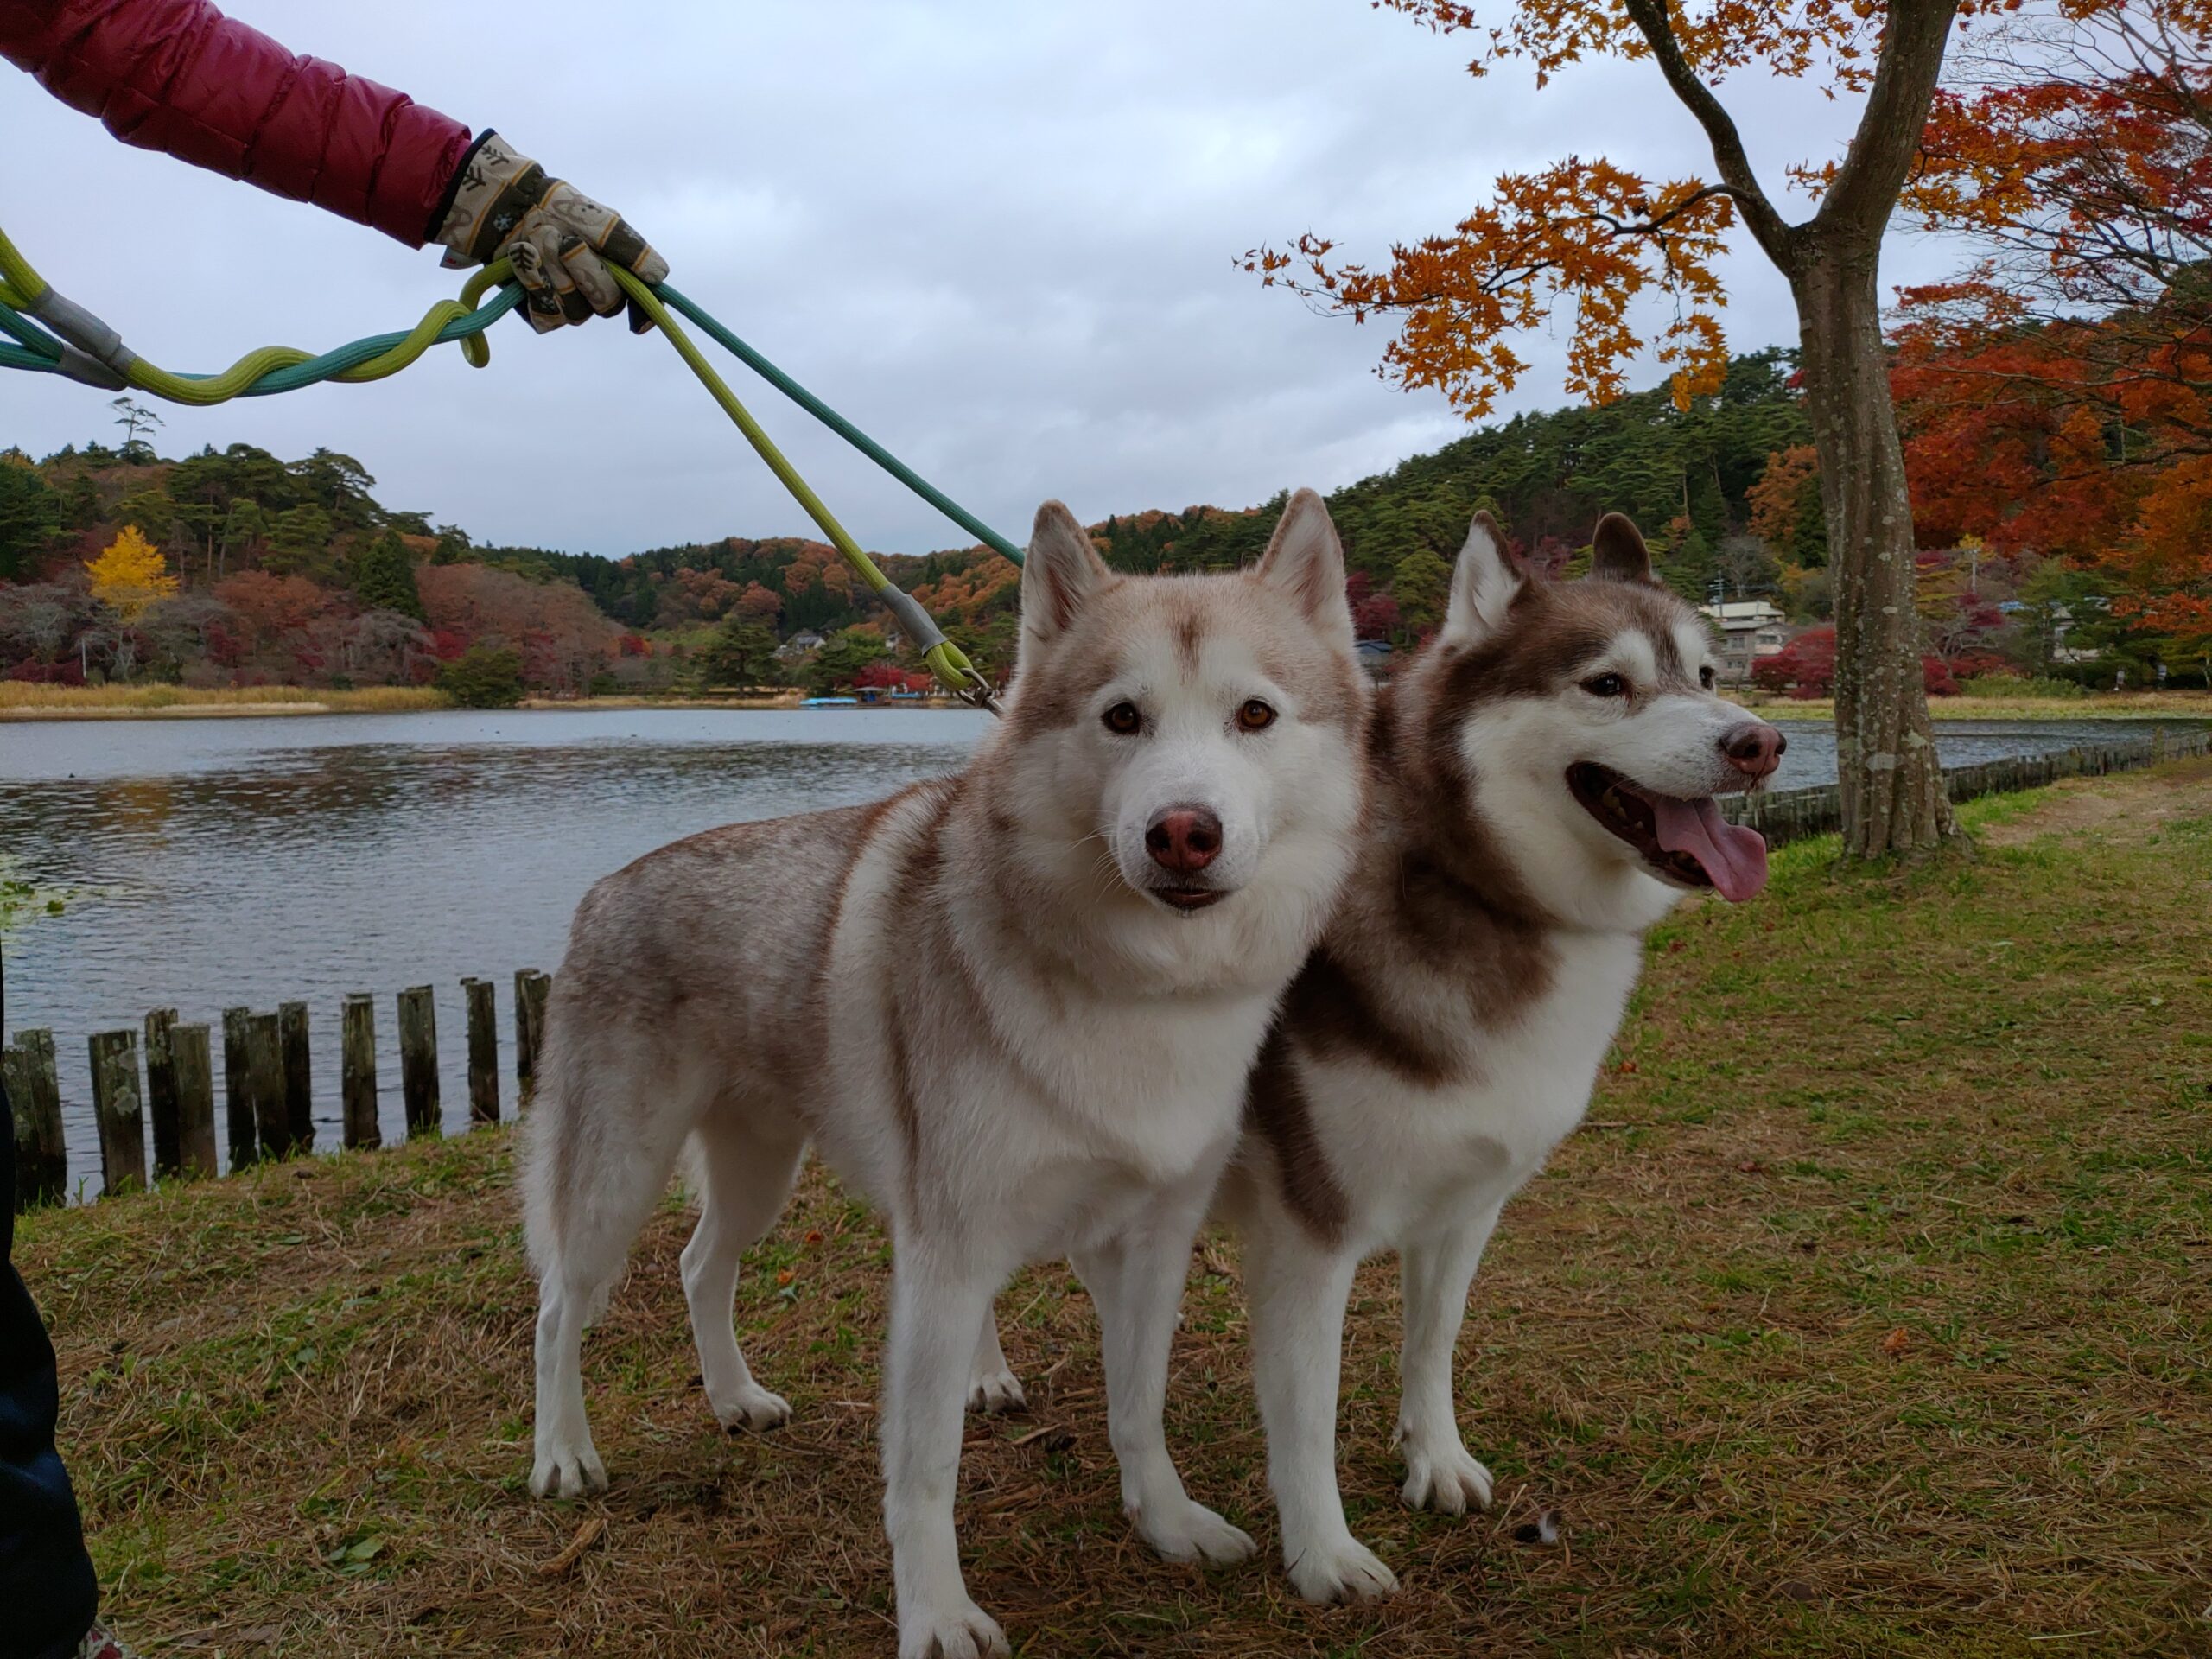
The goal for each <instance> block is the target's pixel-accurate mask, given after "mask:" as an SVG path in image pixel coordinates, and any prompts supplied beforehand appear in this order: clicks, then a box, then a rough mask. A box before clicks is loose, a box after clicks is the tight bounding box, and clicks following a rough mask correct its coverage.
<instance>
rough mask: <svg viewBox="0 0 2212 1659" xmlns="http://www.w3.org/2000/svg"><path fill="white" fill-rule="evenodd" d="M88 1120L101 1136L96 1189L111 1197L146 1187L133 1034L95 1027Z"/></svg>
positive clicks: (135, 1037)
mask: <svg viewBox="0 0 2212 1659" xmlns="http://www.w3.org/2000/svg"><path fill="white" fill-rule="evenodd" d="M86 1047H87V1048H88V1049H90V1050H91V1052H92V1122H94V1124H95V1125H97V1126H98V1128H99V1136H100V1189H101V1192H102V1193H103V1195H104V1196H106V1197H109V1198H114V1197H117V1196H119V1195H120V1194H122V1193H124V1192H143V1191H144V1190H145V1186H146V1114H145V1110H144V1108H143V1105H142V1103H141V1097H140V1095H139V1092H138V1033H137V1032H135V1031H101V1032H95V1033H93V1034H92V1038H91V1039H89V1041H87V1043H86Z"/></svg>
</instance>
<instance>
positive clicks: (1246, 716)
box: [1236, 697, 1275, 732]
mask: <svg viewBox="0 0 2212 1659" xmlns="http://www.w3.org/2000/svg"><path fill="white" fill-rule="evenodd" d="M1274 723H1275V711H1274V709H1271V708H1269V707H1268V705H1267V704H1266V703H1264V702H1261V701H1260V700H1259V699H1258V698H1257V697H1247V698H1246V699H1245V700H1244V706H1243V708H1241V709H1238V710H1237V711H1236V724H1237V725H1238V727H1240V728H1242V729H1243V730H1245V731H1248V732H1264V731H1265V730H1267V728H1268V727H1270V726H1272V725H1274Z"/></svg>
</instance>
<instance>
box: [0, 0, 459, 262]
mask: <svg viewBox="0 0 2212 1659" xmlns="http://www.w3.org/2000/svg"><path fill="white" fill-rule="evenodd" d="M0 55H4V56H5V57H6V58H7V59H8V60H9V61H10V62H11V63H13V64H15V65H16V66H17V67H19V68H23V69H28V70H29V71H30V72H31V73H33V74H35V75H36V76H37V77H38V78H39V80H40V82H41V84H42V85H44V86H45V87H46V89H47V90H48V92H52V93H53V94H54V96H55V97H56V98H59V99H61V100H62V101H63V102H64V103H66V104H68V105H72V106H73V107H74V108H76V109H79V110H82V111H85V113H86V114H87V115H97V116H98V117H99V118H100V119H101V120H102V121H104V122H105V123H106V124H107V128H108V130H109V131H111V132H112V133H113V134H114V135H115V136H116V137H118V138H120V139H122V140H123V142H124V143H126V144H137V145H138V146H139V147H140V148H142V149H162V150H167V151H168V153H169V154H170V155H172V156H175V157H176V158H177V159H178V160H180V161H185V162H192V163H193V164H194V166H195V167H206V168H213V169H214V170H215V171H216V172H218V173H223V174H227V175H229V176H230V177H232V178H234V179H244V180H245V181H246V182H247V183H249V184H257V185H259V186H260V187H261V188H263V189H264V190H273V191H275V192H276V193H277V194H278V195H280V196H289V197H291V198H292V199H293V200H296V201H311V202H313V203H315V206H316V207H327V208H328V209H329V210H330V211H331V212H332V213H340V214H343V215H344V216H345V217H346V218H347V219H353V220H356V221H358V222H359V223H360V224H363V225H372V226H375V227H376V228H377V229H378V230H380V231H382V232H385V234H386V235H387V236H396V237H397V238H399V239H400V240H401V241H403V242H404V243H406V244H408V245H410V247H420V246H421V245H423V243H424V242H427V241H428V240H429V238H430V237H431V236H432V234H433V233H434V232H435V231H436V229H437V226H438V221H439V220H440V219H442V218H443V217H444V213H445V208H446V207H447V205H448V203H449V202H450V201H451V200H452V196H451V186H452V184H453V182H454V177H455V175H457V174H458V173H459V171H460V168H461V159H462V157H463V156H466V155H467V153H468V149H469V146H470V135H469V130H468V129H467V127H465V126H463V125H461V123H460V122H458V121H455V120H454V119H453V118H451V117H449V116H443V115H440V114H439V113H438V112H437V111H435V110H427V109H424V108H423V106H422V105H419V104H416V102H415V101H414V100H413V99H410V98H409V97H407V96H406V95H405V94H404V93H402V92H393V91H391V89H390V88H389V87H385V86H378V85H377V83H376V82H374V81H372V80H364V79H361V78H360V77H359V75H349V74H347V73H346V72H345V71H344V70H343V69H340V67H338V66H337V65H336V64H334V63H325V62H323V61H322V60H321V59H320V58H308V57H299V56H296V55H295V54H292V53H290V52H288V51H286V50H285V49H284V48H283V47H281V46H279V45H278V44H277V42H276V41H272V40H270V38H269V37H268V36H267V35H264V34H263V33H261V32H260V30H258V29H250V28H248V27H247V26H246V25H245V24H244V23H241V22H238V21H237V20H236V19H235V18H231V17H226V16H223V14H222V13H221V12H219V11H218V10H216V9H215V8H214V7H213V5H211V4H209V3H208V0H0Z"/></svg>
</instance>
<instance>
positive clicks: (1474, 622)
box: [1439, 512, 1528, 645]
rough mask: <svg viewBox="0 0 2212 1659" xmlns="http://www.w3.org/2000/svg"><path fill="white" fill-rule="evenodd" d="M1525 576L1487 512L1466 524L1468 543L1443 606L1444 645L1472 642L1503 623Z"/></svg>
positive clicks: (1495, 523) (1517, 595)
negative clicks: (1508, 554)
mask: <svg viewBox="0 0 2212 1659" xmlns="http://www.w3.org/2000/svg"><path fill="white" fill-rule="evenodd" d="M1527 584H1528V578H1526V577H1525V576H1523V575H1522V574H1521V573H1520V572H1519V571H1518V570H1516V569H1514V568H1513V562H1512V560H1511V559H1510V558H1508V557H1507V556H1506V552H1505V537H1503V535H1501V534H1500V533H1499V531H1498V528H1497V520H1496V519H1495V518H1491V516H1490V514H1489V513H1487V512H1478V513H1477V514H1476V515H1475V522H1474V523H1473V524H1470V525H1468V526H1467V544H1466V545H1465V547H1463V548H1461V549H1460V550H1459V563H1457V564H1455V565H1453V566H1452V597H1451V598H1450V600H1448V601H1446V604H1445V607H1444V627H1443V630H1442V632H1441V633H1440V636H1439V637H1440V639H1442V640H1443V642H1444V643H1445V644H1446V645H1474V644H1476V643H1478V641H1480V640H1483V639H1488V638H1489V637H1490V636H1491V634H1493V633H1496V632H1497V631H1498V629H1500V628H1502V627H1503V626H1505V613H1507V612H1508V611H1510V610H1511V609H1512V608H1513V601H1515V600H1516V599H1518V598H1520V597H1521V594H1522V589H1523V588H1525V587H1526V586H1527Z"/></svg>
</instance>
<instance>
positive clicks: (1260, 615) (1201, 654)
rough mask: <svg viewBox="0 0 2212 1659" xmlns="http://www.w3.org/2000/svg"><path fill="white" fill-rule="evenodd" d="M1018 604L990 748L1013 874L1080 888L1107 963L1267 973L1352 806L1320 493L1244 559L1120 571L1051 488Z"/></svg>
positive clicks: (1321, 877)
mask: <svg viewBox="0 0 2212 1659" xmlns="http://www.w3.org/2000/svg"><path fill="white" fill-rule="evenodd" d="M1021 612H1022V626H1021V654H1020V668H1019V671H1018V672H1017V674H1016V677H1015V679H1014V689H1013V692H1012V695H1011V697H1010V700H1009V706H1008V710H1007V721H1006V730H1005V732H1004V733H1003V734H1002V737H1003V742H1002V744H1001V748H1002V749H1003V751H1004V753H1005V764H1006V765H1007V766H1008V767H1009V771H1010V782H1011V785H1012V787H1013V790H1014V796H1015V800H1016V805H1017V810H1015V811H1014V813H1013V814H1012V816H1011V817H1010V819H1009V822H1008V825H1007V829H1008V833H1009V835H1010V836H1014V837H1017V838H1019V840H1020V849H1019V856H1020V862H1021V863H1022V865H1023V867H1024V868H1027V869H1028V870H1030V871H1031V872H1033V874H1034V875H1035V876H1036V877H1037V878H1038V879H1039V881H1040V882H1053V881H1057V882H1060V883H1064V884H1066V886H1067V887H1069V888H1070V889H1071V890H1073V891H1075V892H1077V893H1080V894H1081V895H1083V896H1084V898H1085V899H1087V900H1088V901H1089V906H1090V910H1089V913H1086V914H1085V915H1084V917H1083V918H1081V920H1082V926H1083V929H1084V931H1085V932H1086V934H1087V935H1088V936H1089V937H1086V938H1085V939H1084V942H1083V943H1084V949H1086V950H1092V951H1096V950H1099V949H1101V948H1103V949H1105V950H1109V951H1110V952H1111V953H1113V954H1114V955H1116V956H1117V957H1120V958H1121V959H1122V964H1123V965H1124V966H1128V967H1135V966H1140V965H1141V966H1142V967H1143V968H1144V969H1145V970H1146V971H1147V972H1156V971H1158V970H1159V969H1160V968H1161V967H1162V966H1163V965H1164V964H1166V963H1167V962H1168V961H1169V960H1170V959H1171V958H1173V959H1177V960H1179V961H1181V962H1184V963H1190V964H1192V965H1193V966H1194V968H1195V969H1196V971H1197V972H1198V976H1199V979H1200V981H1202V982H1220V981H1219V978H1218V975H1219V974H1221V973H1228V974H1230V977H1231V979H1232V980H1233V981H1235V982H1241V981H1242V980H1243V978H1244V977H1245V976H1246V974H1247V973H1250V974H1255V975H1257V976H1267V975H1269V974H1273V973H1275V972H1277V971H1278V970H1279V969H1280V968H1281V960H1282V959H1286V958H1292V957H1295V955H1296V954H1297V952H1298V951H1299V950H1302V949H1303V948H1304V945H1303V943H1301V941H1302V940H1310V938H1311V935H1312V932H1313V931H1314V930H1315V929H1316V927H1317V926H1318V918H1319V916H1320V915H1321V914H1322V913H1323V912H1325V909H1326V906H1327V904H1328V903H1329V901H1330V900H1331V899H1332V898H1333V896H1334V893H1335V890H1336V887H1337V885H1338V881H1339V880H1341V878H1342V874H1343V872H1344V867H1345V863H1346V861H1347V859H1348V856H1349V849H1348V843H1349V842H1350V839H1351V829H1352V827H1353V825H1354V823H1355V822H1356V821H1357V816H1358V810H1359V801H1360V787H1361V770H1362V769H1361V767H1360V766H1359V764H1358V753H1359V741H1360V734H1361V730H1362V728H1363V722H1364V715H1365V683H1364V677H1363V675H1362V674H1361V673H1360V671H1359V669H1358V665H1357V658H1355V655H1354V652H1353V646H1352V630H1351V615H1350V612H1349V610H1348V608H1347V607H1346V605H1345V601H1344V557H1343V552H1342V550H1341V549H1340V548H1339V546H1338V542H1337V537H1336V531H1335V530H1334V527H1333V526H1332V525H1331V524H1330V523H1329V518H1328V514H1327V512H1326V511H1325V509H1324V508H1323V506H1322V505H1321V502H1320V499H1319V497H1318V496H1316V495H1314V494H1313V493H1312V492H1311V491H1300V493H1298V494H1297V495H1296V496H1295V497H1294V498H1293V499H1292V500H1291V503H1290V505H1289V506H1288V507H1287V510H1286V511H1285V512H1284V514H1283V518H1282V521H1281V524H1279V525H1278V526H1277V527H1276V530H1275V534H1274V540H1273V541H1272V542H1271V543H1269V545H1268V551H1267V555H1266V556H1265V557H1264V558H1262V561H1261V562H1260V563H1259V565H1258V566H1257V568H1256V569H1253V570H1250V571H1248V572H1245V573H1243V574H1242V575H1224V576H1176V577H1135V578H1131V577H1122V576H1117V575H1115V574H1114V573H1113V572H1112V571H1110V570H1109V569H1107V567H1106V565H1105V563H1104V562H1103V560H1102V559H1100V558H1099V556H1098V554H1097V552H1096V550H1095V549H1094V548H1093V547H1092V546H1091V544H1090V540H1089V538H1088V537H1085V536H1084V532H1083V530H1082V528H1081V526H1080V525H1078V524H1077V523H1076V521H1075V519H1074V518H1073V517H1071V515H1070V514H1069V512H1067V510H1066V509H1065V507H1063V506H1061V505H1059V504H1058V503H1057V502H1049V503H1047V504H1046V506H1045V507H1044V508H1043V509H1042V510H1041V511H1039V513H1038V516H1037V526H1036V531H1035V533H1034V535H1033V537H1032V539H1031V542H1030V545H1029V552H1028V556H1027V563H1026V565H1025V567H1024V569H1023V574H1022V595H1021ZM1055 909H1056V910H1064V906H1055ZM1071 944H1072V942H1071ZM1293 965H1294V963H1293ZM1209 976H1212V977H1211V980H1209ZM1173 977H1174V978H1175V980H1176V981H1177V982H1178V987H1179V988H1187V986H1188V985H1189V984H1190V983H1192V980H1191V979H1190V977H1189V976H1188V975H1187V974H1186V973H1185V972H1182V971H1177V972H1176V973H1174V975H1173Z"/></svg>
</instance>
